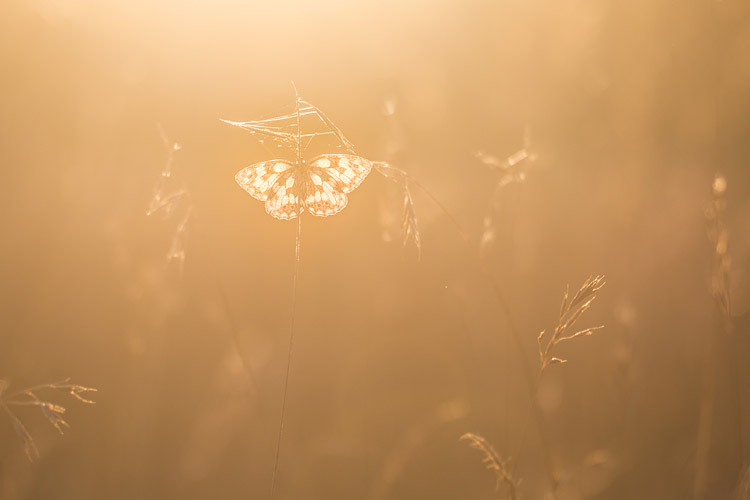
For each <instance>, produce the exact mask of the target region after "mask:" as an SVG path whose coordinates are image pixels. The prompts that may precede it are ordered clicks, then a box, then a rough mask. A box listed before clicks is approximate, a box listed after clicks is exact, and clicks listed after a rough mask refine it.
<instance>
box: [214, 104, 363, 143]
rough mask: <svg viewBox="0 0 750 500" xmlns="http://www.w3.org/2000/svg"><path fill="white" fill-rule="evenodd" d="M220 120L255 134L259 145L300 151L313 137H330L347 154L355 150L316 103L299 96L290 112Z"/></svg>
mask: <svg viewBox="0 0 750 500" xmlns="http://www.w3.org/2000/svg"><path fill="white" fill-rule="evenodd" d="M221 121H223V122H224V123H227V124H229V125H234V126H235V127H239V128H241V129H243V130H245V131H246V132H248V133H250V134H252V135H254V136H256V137H257V138H258V142H260V143H261V144H265V143H266V142H270V143H271V144H272V145H276V146H278V147H287V148H290V149H292V150H294V151H300V152H301V151H305V150H306V149H307V148H308V147H309V146H310V144H311V143H312V142H313V140H315V139H318V138H333V139H335V140H336V142H337V143H338V144H337V146H338V147H339V148H343V149H344V150H345V151H346V152H348V153H351V154H353V153H354V145H353V144H352V143H351V141H349V139H347V138H346V137H345V136H344V133H343V132H342V131H341V129H340V128H338V127H337V126H336V125H335V124H334V123H333V121H331V119H330V118H328V117H327V116H326V115H325V113H323V112H322V111H321V110H320V109H319V108H318V107H317V106H315V105H313V104H311V103H309V102H307V101H305V100H303V99H300V98H299V97H297V100H296V103H295V109H294V111H292V112H291V113H286V114H283V115H280V116H274V117H272V118H266V119H265V120H252V121H248V122H237V121H232V120H224V119H222V120H221ZM303 131H304V132H303Z"/></svg>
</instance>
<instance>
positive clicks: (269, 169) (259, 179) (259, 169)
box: [234, 160, 294, 201]
mask: <svg viewBox="0 0 750 500" xmlns="http://www.w3.org/2000/svg"><path fill="white" fill-rule="evenodd" d="M292 172H294V164H292V163H290V162H288V161H286V160H269V161H263V162H260V163H255V164H254V165H250V166H249V167H245V168H243V169H242V170H240V171H239V172H237V175H235V176H234V180H236V181H237V184H239V185H240V187H241V188H242V189H244V190H245V191H247V192H248V193H250V196H252V197H253V198H255V199H256V200H260V201H266V200H268V198H269V197H270V195H271V194H273V188H275V187H276V186H277V185H279V180H280V179H281V178H282V177H285V178H286V177H288V176H289V175H290V174H291V173H292Z"/></svg>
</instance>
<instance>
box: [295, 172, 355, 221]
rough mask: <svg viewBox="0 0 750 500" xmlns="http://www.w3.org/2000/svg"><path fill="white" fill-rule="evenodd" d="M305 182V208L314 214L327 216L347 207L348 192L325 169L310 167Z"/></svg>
mask: <svg viewBox="0 0 750 500" xmlns="http://www.w3.org/2000/svg"><path fill="white" fill-rule="evenodd" d="M303 182H304V202H305V208H306V209H307V211H308V212H310V213H311V214H312V215H317V216H319V217H327V216H329V215H336V214H337V213H339V212H341V211H342V210H343V209H344V208H346V204H347V202H348V199H347V196H346V194H344V192H343V191H342V190H341V188H340V186H339V185H338V183H337V182H336V181H335V180H334V179H332V178H331V176H330V175H328V173H327V172H326V171H325V170H322V169H313V168H308V169H307V170H306V171H305V175H304V181H303Z"/></svg>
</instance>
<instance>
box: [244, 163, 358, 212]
mask: <svg viewBox="0 0 750 500" xmlns="http://www.w3.org/2000/svg"><path fill="white" fill-rule="evenodd" d="M370 170H372V163H371V162H370V161H369V160H367V159H365V158H362V157H359V156H355V155H346V154H331V155H321V156H318V157H316V158H314V159H313V160H312V161H310V163H309V164H308V165H307V167H306V168H298V167H296V166H295V165H294V164H292V163H290V162H288V161H285V160H270V161H264V162H261V163H256V164H255V165H250V166H249V167H245V168H244V169H242V170H240V171H239V172H237V175H236V176H235V180H236V181H237V184H239V185H240V187H242V189H244V190H245V191H247V192H248V193H250V195H251V196H252V197H253V198H255V199H257V200H260V201H265V202H266V212H268V214H269V215H271V216H273V217H276V218H277V219H293V218H295V217H297V216H299V215H300V214H301V213H302V212H304V211H305V209H306V210H307V211H308V212H310V213H311V214H312V215H317V216H319V217H327V216H329V215H335V214H337V213H339V212H341V211H342V210H343V209H344V208H345V207H346V204H347V202H348V197H347V194H348V193H351V192H352V191H354V190H355V189H356V188H357V186H359V185H360V184H361V183H362V181H363V180H364V179H365V178H366V177H367V174H369V173H370Z"/></svg>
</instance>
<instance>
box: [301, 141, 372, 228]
mask: <svg viewBox="0 0 750 500" xmlns="http://www.w3.org/2000/svg"><path fill="white" fill-rule="evenodd" d="M371 169H372V164H371V163H370V161H369V160H366V159H365V158H361V157H359V156H355V155H342V154H333V155H322V156H318V157H317V158H314V159H313V160H312V161H310V163H309V165H308V168H307V171H306V172H305V176H304V182H305V208H306V209H307V210H308V211H309V212H310V213H311V214H312V215H318V216H321V217H326V216H329V215H335V214H337V213H339V212H340V211H342V210H343V209H344V208H345V207H346V204H347V202H348V199H347V196H346V194H347V193H351V192H352V191H354V189H355V188H356V187H357V186H359V185H360V183H361V182H362V181H363V180H364V179H365V177H367V174H369V173H370V170H371Z"/></svg>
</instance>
